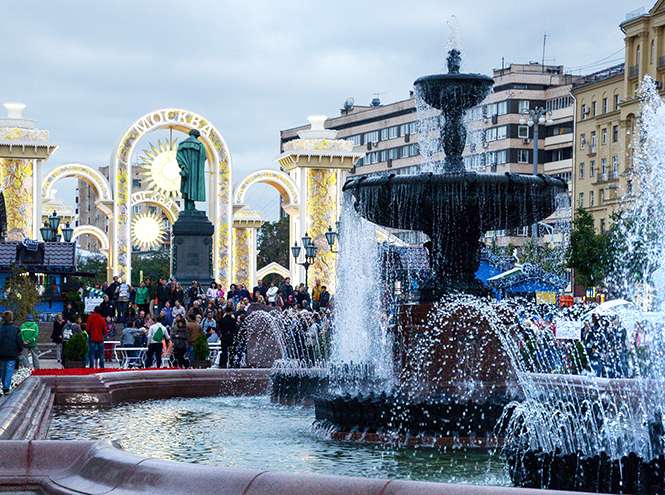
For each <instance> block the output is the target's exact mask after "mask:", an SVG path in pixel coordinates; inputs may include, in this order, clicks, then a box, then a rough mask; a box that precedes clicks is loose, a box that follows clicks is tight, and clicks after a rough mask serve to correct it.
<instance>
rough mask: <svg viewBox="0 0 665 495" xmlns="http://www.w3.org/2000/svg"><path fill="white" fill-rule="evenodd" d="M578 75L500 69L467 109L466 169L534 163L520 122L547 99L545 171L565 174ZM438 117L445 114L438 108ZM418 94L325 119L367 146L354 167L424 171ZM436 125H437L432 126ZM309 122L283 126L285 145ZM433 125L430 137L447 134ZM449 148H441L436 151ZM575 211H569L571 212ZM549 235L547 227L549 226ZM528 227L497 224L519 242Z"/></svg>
mask: <svg viewBox="0 0 665 495" xmlns="http://www.w3.org/2000/svg"><path fill="white" fill-rule="evenodd" d="M574 80H575V78H574V77H572V76H569V75H566V74H564V71H563V67H562V66H549V65H547V66H544V67H543V66H541V65H540V64H512V65H510V66H508V67H507V68H502V69H497V70H495V71H494V81H495V88H494V92H493V93H492V94H491V95H490V96H489V97H488V98H487V99H486V100H485V101H483V103H482V104H481V105H479V106H477V107H475V108H473V109H471V110H469V111H468V112H467V124H468V135H467V146H466V148H465V151H464V162H465V166H466V168H467V170H469V171H477V172H495V173H503V172H515V173H525V174H530V173H532V171H533V165H532V159H533V129H532V128H529V127H528V126H520V124H519V121H520V118H521V117H522V114H523V112H524V111H525V110H529V109H534V108H537V107H543V108H546V109H547V110H550V111H551V112H552V113H551V118H552V119H553V121H554V124H553V125H551V126H544V125H541V127H540V136H539V140H538V141H539V143H538V144H539V145H538V149H539V153H538V172H539V173H543V172H544V173H548V174H552V175H555V176H559V177H562V178H563V179H565V180H567V181H569V179H570V178H571V175H572V147H573V136H574V133H573V104H572V101H573V100H572V98H571V96H570V88H571V87H572V81H574ZM433 118H438V116H436V115H435V116H433ZM417 119H418V113H417V105H416V98H414V96H413V93H412V92H411V93H410V95H409V98H408V99H406V100H402V101H398V102H395V103H391V104H387V105H382V104H381V103H380V101H379V100H378V98H375V99H374V100H373V101H372V104H371V105H369V106H353V105H349V104H348V103H347V104H345V106H344V108H343V109H342V110H341V114H340V115H339V116H337V117H333V118H329V119H328V120H326V123H325V127H326V128H328V129H335V130H337V131H338V137H339V138H340V139H351V140H352V141H353V142H354V151H358V152H364V153H365V157H364V158H363V159H361V160H360V161H358V163H357V164H356V167H355V168H354V169H352V170H351V173H350V175H375V174H411V173H417V172H419V171H420V164H421V160H422V157H421V156H420V149H419V142H420V137H421V133H420V132H419V131H420V130H419V129H418V123H417ZM432 127H437V126H432ZM307 128H308V126H306V125H303V126H300V127H297V128H294V129H288V130H284V131H281V132H280V151H283V145H284V143H286V142H288V141H290V140H292V139H297V137H298V132H300V131H302V130H305V129H307ZM435 134H436V132H432V131H431V130H430V134H428V138H429V139H432V140H436V139H438V138H439V137H440V135H438V136H437V135H435ZM442 157H443V156H442V153H441V152H440V151H436V149H435V151H434V154H433V158H434V159H435V160H436V159H441V158H442ZM566 215H567V216H568V218H569V217H570V214H569V213H566ZM544 230H545V232H544V234H543V235H545V234H546V230H547V229H544ZM395 234H396V235H398V236H399V237H401V238H402V239H403V240H405V241H407V242H420V241H421V240H422V239H421V237H420V236H418V235H415V234H407V233H395ZM528 235H530V234H529V229H528V228H524V229H521V230H519V231H514V232H491V233H488V236H489V237H493V238H495V239H499V244H501V245H507V244H510V243H512V244H515V245H520V244H523V243H524V242H525V240H526V239H527V236H528Z"/></svg>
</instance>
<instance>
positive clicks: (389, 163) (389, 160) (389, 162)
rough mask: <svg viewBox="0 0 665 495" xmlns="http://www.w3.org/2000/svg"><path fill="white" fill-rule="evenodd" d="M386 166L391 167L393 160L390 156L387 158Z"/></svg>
mask: <svg viewBox="0 0 665 495" xmlns="http://www.w3.org/2000/svg"><path fill="white" fill-rule="evenodd" d="M388 168H393V160H392V158H388Z"/></svg>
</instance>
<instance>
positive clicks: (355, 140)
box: [349, 134, 363, 146]
mask: <svg viewBox="0 0 665 495" xmlns="http://www.w3.org/2000/svg"><path fill="white" fill-rule="evenodd" d="M349 139H350V140H351V141H353V146H361V145H362V144H363V135H362V134H356V135H355V136H351V137H349Z"/></svg>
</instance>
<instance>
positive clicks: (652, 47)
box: [649, 40, 656, 64]
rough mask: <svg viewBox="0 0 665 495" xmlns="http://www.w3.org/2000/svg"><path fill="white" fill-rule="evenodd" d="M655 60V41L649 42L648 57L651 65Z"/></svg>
mask: <svg viewBox="0 0 665 495" xmlns="http://www.w3.org/2000/svg"><path fill="white" fill-rule="evenodd" d="M655 59H656V40H651V53H650V55H649V60H650V63H652V64H653V62H654V60H655Z"/></svg>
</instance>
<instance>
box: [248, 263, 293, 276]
mask: <svg viewBox="0 0 665 495" xmlns="http://www.w3.org/2000/svg"><path fill="white" fill-rule="evenodd" d="M270 273H276V274H277V275H279V276H280V277H282V278H286V277H290V276H291V272H289V270H288V269H287V268H284V267H283V266H282V265H280V264H279V263H277V262H275V261H273V262H272V263H270V264H268V265H266V266H264V267H263V268H261V269H260V270H258V271H257V272H256V279H257V280H259V279H261V278H263V277H265V276H266V275H268V274H270Z"/></svg>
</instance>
